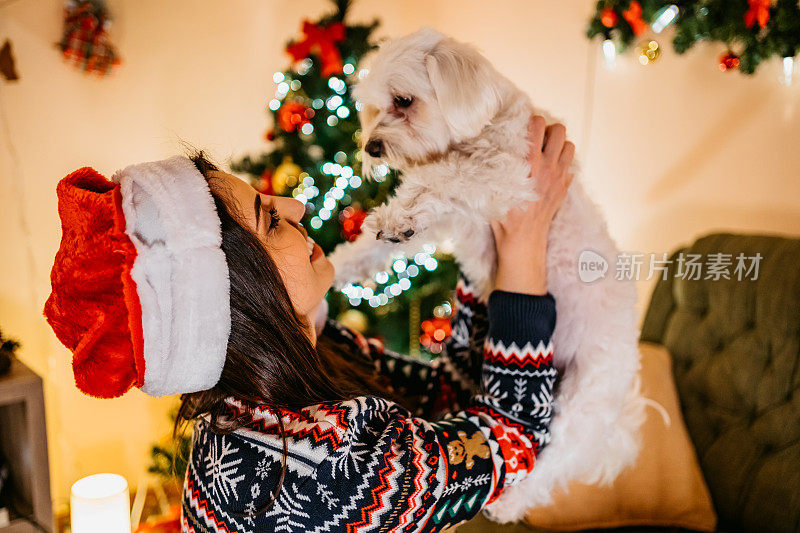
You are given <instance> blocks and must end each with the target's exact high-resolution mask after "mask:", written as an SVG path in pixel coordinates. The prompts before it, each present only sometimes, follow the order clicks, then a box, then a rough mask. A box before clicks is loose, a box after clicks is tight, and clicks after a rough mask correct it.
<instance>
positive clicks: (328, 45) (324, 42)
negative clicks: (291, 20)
mask: <svg viewBox="0 0 800 533" xmlns="http://www.w3.org/2000/svg"><path fill="white" fill-rule="evenodd" d="M303 33H304V34H305V38H304V39H303V40H302V41H299V42H296V43H293V44H290V45H289V46H288V47H287V48H286V51H287V52H289V55H291V56H292V58H293V59H294V60H295V61H300V60H301V59H305V58H307V57H308V56H309V55H311V54H312V53H313V54H316V55H317V56H318V57H319V60H320V62H321V63H322V75H323V76H330V75H332V74H336V73H338V72H341V71H342V66H343V65H342V55H341V54H340V53H339V47H337V46H336V43H338V42H340V41H343V40H344V24H342V23H341V22H335V23H333V24H331V25H330V26H326V27H322V26H318V25H316V24H314V23H312V22H309V21H307V20H306V21H304V22H303Z"/></svg>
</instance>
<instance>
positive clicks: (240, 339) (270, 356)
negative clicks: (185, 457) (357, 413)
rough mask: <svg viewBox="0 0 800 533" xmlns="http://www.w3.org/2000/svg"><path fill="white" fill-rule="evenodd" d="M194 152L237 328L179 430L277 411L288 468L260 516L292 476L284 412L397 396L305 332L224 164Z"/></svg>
mask: <svg viewBox="0 0 800 533" xmlns="http://www.w3.org/2000/svg"><path fill="white" fill-rule="evenodd" d="M187 155H188V157H189V159H191V160H192V162H193V163H194V164H195V166H196V167H197V169H198V170H199V171H200V173H202V174H203V176H205V177H206V180H207V181H208V182H209V188H210V189H211V195H212V197H213V199H214V204H215V206H216V210H217V213H218V215H219V218H220V222H221V226H222V251H223V252H224V254H225V258H226V260H227V263H228V272H229V277H230V309H231V332H230V337H229V338H228V351H227V355H226V358H225V365H224V367H223V368H222V374H221V376H220V379H219V382H217V384H216V385H215V386H214V387H212V388H210V389H208V390H204V391H199V392H193V393H190V394H183V395H182V396H181V405H180V408H179V410H178V416H177V418H176V421H175V428H174V435H175V436H177V435H179V434H181V433H182V431H183V430H184V429H185V425H186V423H188V422H189V421H190V420H193V419H196V418H198V417H200V416H203V415H209V419H210V422H209V424H210V429H211V430H212V431H214V432H216V433H230V432H232V431H235V430H236V429H239V428H240V427H242V426H243V425H244V424H245V422H246V420H247V419H248V418H249V412H250V411H251V410H252V409H253V408H255V407H256V406H259V405H266V406H269V407H270V408H272V409H274V410H275V411H276V415H277V419H278V427H279V430H280V434H281V437H282V439H283V460H282V469H281V476H280V481H279V484H278V488H277V490H276V491H275V493H274V494H273V496H272V499H271V501H270V502H269V503H268V504H267V505H266V506H264V507H263V508H262V509H260V510H259V511H258V513H261V512H263V511H265V510H267V509H268V508H269V507H270V506H271V505H272V504H273V502H274V501H275V500H276V499H277V495H278V492H279V491H280V489H281V486H282V485H283V479H284V476H285V474H286V455H287V444H286V436H285V433H284V428H283V421H282V419H281V410H291V411H295V410H298V409H300V408H302V407H307V406H310V405H314V404H318V403H325V402H337V401H342V400H347V399H351V398H354V397H356V396H359V395H362V394H374V395H377V396H382V397H389V398H392V399H396V398H394V397H393V395H392V393H391V392H390V391H389V390H388V388H387V387H386V386H383V385H382V384H381V383H380V382H379V380H378V379H377V375H376V372H375V368H374V367H373V366H372V365H371V364H368V363H367V362H365V361H364V360H363V359H361V360H360V361H359V360H358V358H355V359H354V360H346V359H345V358H344V355H343V354H341V353H340V352H339V351H338V350H334V349H331V347H330V345H329V344H327V342H326V341H325V339H323V338H320V339H318V342H317V346H314V345H313V344H312V343H311V340H310V339H309V338H308V337H307V336H306V333H305V329H306V328H307V327H309V325H308V324H306V322H305V319H304V318H303V317H301V316H300V315H298V313H297V312H296V310H295V309H294V306H293V305H292V302H291V300H290V298H289V294H288V292H287V291H286V287H285V285H284V284H283V281H282V279H281V277H280V274H279V271H278V268H277V266H276V265H275V263H274V261H273V260H272V258H271V257H270V256H269V254H268V253H267V250H266V249H265V247H264V246H263V245H262V243H261V241H260V240H259V239H258V238H257V237H256V236H255V235H254V234H253V233H252V232H251V231H250V230H248V229H247V228H246V227H245V226H244V224H243V223H242V222H240V220H242V218H241V216H242V215H241V213H239V212H237V209H236V204H235V202H232V201H231V200H230V199H229V198H228V197H227V193H226V188H225V187H224V186H223V185H221V183H222V182H221V180H220V184H217V183H214V182H215V181H216V179H215V178H213V177H209V173H210V172H211V171H215V170H219V168H218V167H217V166H216V165H214V164H213V163H212V162H211V161H210V160H209V159H208V158H207V157H206V156H205V154H204V153H203V151H197V150H195V149H190V150H189V154H187ZM310 326H312V327H313V325H310ZM228 397H233V398H234V399H236V400H238V401H239V402H241V403H242V404H243V405H244V408H245V411H246V412H245V413H244V414H242V415H241V416H239V417H236V418H232V417H231V410H230V408H229V407H228V406H227V404H226V402H225V399H226V398H228ZM258 513H257V514H258Z"/></svg>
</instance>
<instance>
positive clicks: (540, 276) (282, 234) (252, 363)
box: [45, 117, 574, 532]
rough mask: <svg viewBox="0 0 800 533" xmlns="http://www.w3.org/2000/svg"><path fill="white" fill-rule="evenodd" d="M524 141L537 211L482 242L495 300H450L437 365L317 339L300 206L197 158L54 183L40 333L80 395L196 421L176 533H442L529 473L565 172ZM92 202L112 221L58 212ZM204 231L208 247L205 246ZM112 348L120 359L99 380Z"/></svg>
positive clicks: (555, 138)
mask: <svg viewBox="0 0 800 533" xmlns="http://www.w3.org/2000/svg"><path fill="white" fill-rule="evenodd" d="M530 132H531V134H530V138H531V145H532V147H531V156H530V163H531V173H532V175H535V176H536V177H537V191H538V192H539V194H540V196H541V200H540V201H538V202H536V203H535V204H532V205H527V206H521V207H519V208H517V209H514V210H512V211H511V212H510V213H509V214H508V216H507V218H506V219H505V220H504V221H502V222H497V223H494V224H493V231H494V234H495V240H496V246H497V252H498V254H497V257H498V264H497V277H496V290H495V291H494V292H493V293H492V294H491V296H490V298H489V302H488V305H484V304H482V303H480V302H477V301H476V300H475V299H474V298H473V297H472V294H471V291H470V288H469V284H468V282H466V281H465V280H461V281H460V282H459V287H458V291H457V296H458V300H459V307H458V310H457V313H456V314H455V318H454V323H453V331H454V335H453V337H452V338H451V339H450V341H449V342H448V344H447V347H446V350H445V352H444V353H443V355H442V356H441V357H440V358H438V359H437V360H436V361H435V363H434V364H432V365H424V364H422V363H421V362H419V361H416V360H412V359H410V358H407V357H404V356H400V355H397V354H394V353H391V352H388V351H384V350H382V349H381V348H380V346H379V345H377V344H376V343H374V342H368V341H366V340H365V339H364V338H363V337H361V336H360V335H358V334H357V333H355V332H352V331H350V330H347V329H346V328H343V327H341V326H339V325H337V324H336V323H335V322H332V321H327V322H326V323H325V324H324V326H323V327H315V317H316V316H317V314H318V311H319V308H320V305H322V302H323V298H324V295H325V293H326V292H327V291H328V289H329V288H330V286H331V283H332V281H333V267H332V265H331V264H330V262H328V260H327V259H326V258H325V256H324V255H323V254H322V252H321V250H320V248H319V246H317V245H316V244H313V241H311V240H310V239H308V237H307V234H306V232H305V230H304V229H303V227H302V225H301V224H300V220H301V218H302V217H303V215H304V212H305V211H304V206H303V205H302V204H301V203H299V202H297V201H295V200H293V199H289V198H281V197H272V196H265V195H261V194H259V193H257V192H256V191H255V190H254V189H252V188H251V187H249V186H248V185H246V184H245V183H244V182H242V181H241V180H239V179H237V178H236V177H234V176H232V175H230V174H227V173H225V172H221V171H220V170H219V169H217V167H216V166H214V165H213V164H212V163H210V162H209V161H208V160H207V159H206V158H205V157H204V156H203V155H202V153H200V154H196V155H194V156H193V157H192V158H191V162H192V163H193V165H194V169H192V171H189V170H187V168H186V167H185V166H181V165H184V162H182V161H179V159H180V158H173V159H171V160H165V161H164V162H158V163H161V165H160V166H156V167H147V166H139V167H138V168H132V167H129V168H128V169H125V170H123V171H121V172H119V173H117V174H115V176H114V177H113V178H112V179H113V180H114V183H113V184H111V183H109V184H104V183H101V182H100V181H98V180H99V178H96V177H94V176H93V177H92V178H91V179H88V178H87V177H86V173H87V171H86V170H85V169H81V170H82V171H84V172H83V173H82V174H80V175H79V176H78V177H75V174H76V173H73V175H71V176H72V178H71V179H69V178H70V176H68V177H67V178H65V180H62V183H61V184H59V198H60V200H61V201H62V202H60V204H59V210H60V213H61V216H62V225H63V226H64V238H63V239H62V246H61V249H60V250H59V255H57V257H56V264H55V265H54V269H53V294H52V295H51V297H50V299H49V300H48V304H47V305H46V309H45V314H46V315H47V317H48V321H49V322H50V324H51V325H52V326H53V328H54V330H55V331H56V334H57V335H58V336H59V338H60V339H61V340H62V342H64V343H65V344H66V345H67V346H68V347H69V348H71V349H72V350H73V351H74V352H75V359H74V361H73V367H74V369H75V374H76V383H77V384H78V386H79V387H80V388H81V389H82V390H84V392H88V393H90V394H94V395H96V396H104V397H108V396H115V395H119V394H121V393H123V392H124V391H125V390H127V388H130V387H131V386H133V385H135V386H139V387H141V388H142V389H143V390H144V391H145V392H148V394H152V395H160V394H165V393H174V392H182V393H183V395H182V397H181V400H182V403H181V408H180V412H179V423H180V421H182V420H183V421H189V420H192V421H194V434H193V444H192V452H191V458H190V464H189V468H188V471H187V474H186V482H185V485H184V494H183V506H182V511H183V512H182V527H183V530H184V531H193V532H201V531H351V530H352V531H359V530H370V531H372V530H374V531H401V530H402V531H439V530H441V529H444V528H446V527H449V526H451V525H454V524H457V523H460V522H462V521H464V520H467V519H469V518H471V517H472V516H474V515H475V514H476V513H477V512H478V511H479V510H480V509H481V508H483V507H484V506H485V505H487V504H488V503H491V502H492V501H493V500H494V499H496V498H497V497H498V496H499V494H500V493H501V492H502V490H503V489H504V488H505V487H507V486H510V485H512V484H514V483H517V482H518V481H519V480H521V479H522V478H523V477H524V476H525V475H526V474H527V473H528V472H530V470H531V469H532V468H533V465H534V461H535V456H536V454H537V453H538V452H539V451H540V450H541V449H542V447H544V446H545V445H546V444H547V441H548V430H547V428H548V424H549V420H550V416H551V413H552V404H551V399H552V391H553V386H554V383H555V379H556V371H555V369H554V368H553V366H552V350H553V346H552V342H551V340H550V337H551V335H552V332H553V328H554V327H555V302H554V299H553V297H552V295H550V294H549V293H548V292H547V285H546V276H545V263H544V258H545V247H546V237H547V232H548V228H549V224H550V222H551V220H552V218H553V216H554V214H555V212H556V210H557V209H558V207H559V205H560V203H561V201H562V200H563V198H564V195H565V193H566V190H567V188H568V186H569V183H570V180H571V179H572V176H571V175H570V174H569V172H568V168H569V165H570V163H571V160H572V157H573V154H574V146H573V145H572V144H571V143H568V142H566V141H565V129H564V127H563V126H562V125H560V124H556V125H553V126H550V127H546V126H545V122H544V119H543V118H542V117H535V118H534V119H533V121H532V123H531V129H530ZM167 163H168V164H167ZM154 164H155V163H154ZM142 165H150V164H142ZM170 165H173V166H170ZM198 173H199V176H201V177H202V178H203V179H204V180H205V183H207V190H204V192H207V193H210V195H209V196H210V198H211V201H212V202H213V213H212V214H209V213H211V211H209V210H207V209H205V208H204V207H203V205H202V204H203V202H204V201H205V200H204V199H200V198H199V196H198V199H197V201H196V202H194V201H191V202H190V201H189V200H194V197H193V196H191V195H192V194H195V193H196V192H197V187H199V185H198V183H199V182H200V178H198V177H196V176H195V174H198ZM87 180H88V181H87ZM182 180H185V181H186V183H187V184H188V185H187V186H185V187H184V186H183V185H181V184H182V183H183V181H182ZM192 180H194V181H192ZM153 184H156V185H157V186H154V185H153ZM176 184H178V185H176ZM69 187H72V188H76V189H79V190H78V191H77V192H69V190H68V188H69ZM87 190H89V191H90V192H91V193H92V194H93V195H95V196H98V195H102V196H103V198H104V200H103V202H105V203H103V204H102V205H103V206H104V208H105V207H107V206H111V207H108V209H107V210H110V211H111V213H112V214H111V215H106V216H105V218H104V216H97V215H96V214H95V215H93V216H91V217H86V216H83V217H81V222H80V223H77V222H75V219H76V218H78V217H75V216H72V211H71V209H69V208H67V200H66V199H67V198H73V197H74V198H77V199H78V200H74V201H73V202H74V203H76V204H77V205H79V208H80V209H84V208H85V205H86V203H87V200H86V199H85V197H86V194H85V193H86V191H87ZM112 193H113V199H111V200H109V199H108V197H109V195H112ZM176 193H177V194H176ZM168 196H169V197H170V200H169V201H168V202H167V201H165V200H163V198H164V197H168ZM182 200H185V201H182ZM92 205H94V204H92ZM187 205H190V206H195V205H196V206H198V208H197V212H191V213H190V212H188V211H186V206H187ZM98 212H103V213H105V211H103V210H102V209H99V210H98ZM214 215H215V216H216V217H218V222H219V227H218V229H215V228H208V227H205V226H203V224H204V223H205V221H206V220H209V219H212V218H213V219H214V222H215V223H216V221H217V219H216V218H214ZM87 218H91V220H92V221H93V223H92V224H93V225H100V226H102V228H103V229H96V228H94V227H89V228H87V227H86V224H87V223H86V219H87ZM120 218H124V221H120ZM103 220H106V223H105V224H101V223H100V222H94V221H101V222H102V221H103ZM195 225H198V226H197V228H198V229H197V230H196V231H195V230H194V228H195ZM76 227H77V228H78V229H75V228H76ZM109 228H112V229H109ZM121 228H124V234H125V235H122V233H123V232H122V229H121ZM189 229H191V230H192V231H189ZM104 232H105V233H104ZM115 232H116V233H115ZM98 234H102V235H104V236H105V235H108V240H109V242H112V243H113V244H112V245H109V247H108V251H104V250H105V248H104V247H103V245H102V243H103V242H105V241H104V240H103V239H104V238H105V237H103V238H99V237H97V235H98ZM87 235H88V236H91V237H92V239H93V240H92V246H91V248H89V247H88V246H85V245H83V243H84V242H85V241H86V240H87ZM124 237H127V240H126V239H125V238H124ZM128 240H129V241H130V244H132V246H128V245H127V244H128ZM65 241H66V244H65ZM176 243H177V244H176ZM187 243H189V244H187ZM220 250H221V252H222V254H223V256H224V263H225V266H226V271H225V272H223V273H222V274H224V276H223V275H221V274H220V272H218V268H217V266H218V260H219V258H220V256H219V254H218V252H219V251H220ZM98 254H99V255H100V256H101V257H103V258H105V257H107V256H112V255H113V257H114V261H115V262H114V263H113V265H112V266H113V268H110V267H107V265H106V266H104V267H103V268H100V269H97V268H96V266H97V261H96V257H97V256H98ZM102 254H105V255H102ZM87 255H88V256H89V257H90V259H91V260H86V256H87ZM81 261H84V263H81ZM187 263H191V265H190V266H189V267H187ZM76 265H78V267H76ZM80 265H84V266H85V268H84V267H82V266H80ZM120 265H121V266H120ZM198 269H200V270H198ZM76 270H78V271H87V272H90V273H91V276H95V275H96V272H99V271H102V272H103V273H108V272H111V274H109V275H108V278H109V280H111V281H109V282H108V283H105V284H104V283H100V282H98V281H96V280H94V278H93V281H96V282H95V286H93V287H92V288H91V293H90V295H85V294H84V293H81V294H80V295H78V296H76V294H77V293H76V291H81V290H85V289H83V288H81V289H75V286H76V284H75V282H74V278H77V279H81V280H83V279H84V278H85V277H86V275H85V272H84V275H81V276H76V274H74V271H76ZM119 272H121V274H120V273H119ZM198 272H201V273H203V275H202V276H197V273H198ZM98 275H99V274H98ZM102 275H105V274H102ZM102 275H101V278H100V281H102V280H103V279H105V278H102ZM192 276H195V277H194V278H193V277H192ZM120 280H121V282H120ZM84 281H85V280H84ZM204 286H205V289H207V290H206V291H203V290H190V289H191V287H204ZM98 287H102V288H101V289H100V290H99V292H100V293H102V294H103V298H99V297H98V296H97V295H98ZM104 291H106V292H107V293H113V294H116V293H114V291H117V293H120V294H122V295H123V298H122V299H123V300H124V303H125V305H124V307H121V306H120V305H119V304H118V303H117V301H116V300H114V299H113V298H111V297H108V296H107V294H106V292H104ZM134 293H135V294H134ZM221 294H222V295H227V298H223V297H221V296H220V295H221ZM198 298H199V299H202V298H205V299H206V300H210V301H211V302H215V303H216V304H217V306H216V307H213V306H211V305H206V306H205V307H198V306H197V305H196V302H195V300H196V299H198ZM226 300H227V301H226ZM187 301H188V302H189V303H188V304H187V303H186V302H187ZM87 302H89V303H87ZM108 302H111V303H108ZM228 303H229V305H228ZM76 305H77V306H78V307H81V306H82V307H87V306H88V307H91V306H95V307H97V306H100V308H101V309H103V310H104V312H103V314H102V316H103V317H104V318H103V320H97V319H94V321H93V320H92V319H90V318H84V317H85V316H86V315H88V314H91V313H83V314H82V315H81V317H80V319H78V320H77V321H78V322H81V321H82V325H80V327H79V328H78V330H77V333H76V328H77V327H78V326H76V325H75V322H76V317H75V316H72V315H71V313H74V309H75V307H76ZM102 306H106V307H107V308H106V307H102ZM114 306H116V307H114ZM109 309H110V310H116V311H117V312H113V313H112V312H110V311H109ZM165 309H167V311H165ZM198 309H201V310H202V312H200V311H198ZM218 309H222V312H218ZM207 315H214V317H215V320H213V321H210V320H209V319H208V318H207ZM487 316H488V318H487ZM114 320H117V321H118V323H114V322H113V321H114ZM186 323H188V324H190V325H191V326H192V327H191V328H188V329H187V326H185V324H186ZM98 324H101V325H98ZM108 324H111V325H108ZM220 324H222V326H220ZM487 330H488V331H487ZM97 331H104V332H106V333H103V334H102V335H101V334H98V333H97ZM108 331H111V332H113V335H112V334H110V333H107V332H108ZM98 339H99V340H98ZM165 339H166V340H165ZM108 346H113V347H114V349H115V350H120V351H121V352H124V357H122V356H120V357H115V358H112V359H113V361H112V362H111V363H109V361H108V359H109V356H108V353H110V352H112V351H113V350H109V349H108ZM99 347H105V348H104V349H102V350H101V349H100V348H99ZM187 347H188V348H187ZM176 354H177V355H176ZM120 361H123V362H124V364H123V363H121V362H120ZM209 361H212V363H209ZM214 361H217V362H214ZM108 365H112V366H113V369H114V370H113V372H107V371H106V370H105V368H106V367H107V366H108ZM98 368H99V369H103V370H102V371H98ZM108 376H111V377H112V378H113V379H109V378H108ZM98 383H101V384H98ZM109 383H111V385H108V384H109ZM477 383H481V386H480V387H478V386H477ZM474 393H477V394H474ZM411 410H413V412H414V413H415V414H416V415H418V416H412V411H411ZM436 419H438V420H439V421H438V422H434V421H433V420H436Z"/></svg>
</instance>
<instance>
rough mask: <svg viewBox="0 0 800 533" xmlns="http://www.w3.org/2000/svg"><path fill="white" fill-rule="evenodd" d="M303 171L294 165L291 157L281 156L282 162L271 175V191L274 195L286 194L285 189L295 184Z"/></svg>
mask: <svg viewBox="0 0 800 533" xmlns="http://www.w3.org/2000/svg"><path fill="white" fill-rule="evenodd" d="M302 172H303V169H302V168H300V166H299V165H296V164H295V162H294V161H293V160H292V156H290V155H285V156H283V162H281V164H280V165H278V167H277V168H276V169H275V173H274V174H273V175H272V190H274V191H275V194H278V195H281V194H283V193H285V192H286V189H287V188H289V187H292V186H294V185H295V184H297V181H298V178H299V177H300V173H302Z"/></svg>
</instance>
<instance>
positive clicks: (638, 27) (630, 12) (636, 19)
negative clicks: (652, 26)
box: [622, 0, 647, 35]
mask: <svg viewBox="0 0 800 533" xmlns="http://www.w3.org/2000/svg"><path fill="white" fill-rule="evenodd" d="M622 16H623V17H624V18H625V20H627V21H628V24H630V25H631V29H632V30H633V34H634V35H640V34H642V33H644V31H645V30H646V29H647V23H646V22H645V21H643V20H642V6H641V4H639V2H637V1H636V0H633V2H631V3H630V5H629V6H628V9H626V10H625V11H623V12H622Z"/></svg>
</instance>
